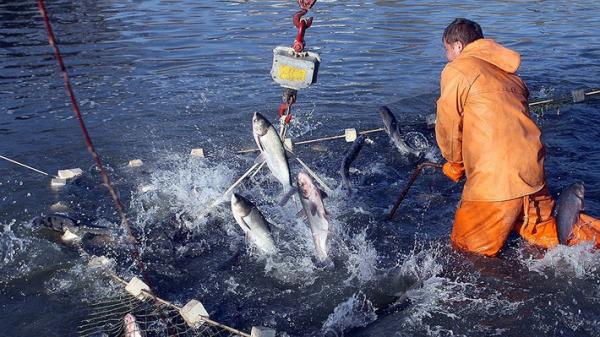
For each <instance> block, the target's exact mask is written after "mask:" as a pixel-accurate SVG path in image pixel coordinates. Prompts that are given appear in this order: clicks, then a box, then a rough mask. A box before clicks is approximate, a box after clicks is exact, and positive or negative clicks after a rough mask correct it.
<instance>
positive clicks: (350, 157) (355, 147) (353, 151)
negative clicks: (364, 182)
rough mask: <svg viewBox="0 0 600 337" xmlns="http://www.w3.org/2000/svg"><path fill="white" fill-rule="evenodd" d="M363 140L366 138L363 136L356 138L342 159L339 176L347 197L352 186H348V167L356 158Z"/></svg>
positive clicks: (350, 192)
mask: <svg viewBox="0 0 600 337" xmlns="http://www.w3.org/2000/svg"><path fill="white" fill-rule="evenodd" d="M365 139H366V138H365V136H364V135H360V136H358V137H357V138H356V139H355V140H354V142H353V143H352V146H350V149H349V150H348V153H347V154H346V156H345V157H344V160H342V168H341V169H340V174H341V175H342V184H343V185H344V187H345V188H346V189H347V190H348V195H350V194H352V186H351V184H350V165H351V164H352V162H353V161H354V160H355V159H356V157H357V156H358V153H359V152H360V150H361V149H362V147H363V145H364V143H365Z"/></svg>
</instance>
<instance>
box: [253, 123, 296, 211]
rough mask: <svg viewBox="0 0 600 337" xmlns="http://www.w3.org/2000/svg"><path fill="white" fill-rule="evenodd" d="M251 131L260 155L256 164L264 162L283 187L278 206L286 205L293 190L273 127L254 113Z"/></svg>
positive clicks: (283, 154)
mask: <svg viewBox="0 0 600 337" xmlns="http://www.w3.org/2000/svg"><path fill="white" fill-rule="evenodd" d="M252 131H253V135H254V140H255V141H256V145H257V146H258V149H259V150H260V155H259V156H258V158H256V161H255V162H256V163H259V162H263V161H265V162H266V163H267V166H268V167H269V170H271V173H272V174H273V175H274V176H275V178H277V180H278V181H279V182H280V183H281V185H282V186H283V192H282V194H281V195H282V197H281V199H280V201H279V204H280V205H284V204H285V203H287V201H288V199H289V198H290V197H291V195H292V194H293V192H294V191H295V188H294V187H293V186H292V178H291V175H290V168H289V164H288V160H287V157H286V153H285V148H284V146H283V143H282V142H281V139H280V138H279V135H278V134H277V131H276V130H275V128H274V127H273V125H272V124H271V123H270V122H269V121H268V120H267V119H266V118H265V117H264V116H263V115H261V114H260V113H258V112H255V113H254V116H253V117H252Z"/></svg>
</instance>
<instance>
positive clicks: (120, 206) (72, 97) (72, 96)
mask: <svg viewBox="0 0 600 337" xmlns="http://www.w3.org/2000/svg"><path fill="white" fill-rule="evenodd" d="M38 9H39V11H40V14H41V15H42V17H43V19H44V25H45V26H46V31H47V32H48V42H49V43H50V46H51V47H52V49H54V56H55V57H56V61H57V62H58V66H59V67H60V71H61V73H62V77H63V80H64V84H65V89H66V90H67V94H68V96H69V99H70V100H71V107H72V108H73V112H74V113H75V117H76V118H77V121H78V122H79V127H80V128H81V131H82V132H83V137H84V139H85V144H86V146H87V149H88V151H89V152H90V154H91V155H92V157H93V158H94V161H95V162H96V166H97V167H98V169H99V170H100V175H101V176H102V180H103V182H104V185H105V186H106V187H107V188H108V191H109V192H110V195H111V197H112V199H113V201H114V204H115V208H116V209H117V212H118V213H119V216H120V217H121V224H122V226H123V227H125V230H126V232H127V236H128V237H129V240H130V241H131V242H132V245H133V258H134V260H135V261H136V264H137V265H138V267H139V268H140V269H141V272H142V274H145V268H144V265H143V263H142V262H141V260H140V253H139V249H138V246H137V240H136V238H135V236H133V232H132V231H131V227H130V226H129V223H128V222H127V216H126V214H125V210H124V207H123V204H122V203H121V200H120V199H119V196H118V194H117V192H116V191H115V189H114V188H113V186H112V184H111V182H110V178H109V176H108V174H107V173H106V170H105V169H104V165H102V160H101V159H100V156H99V155H98V152H96V149H95V148H94V145H93V144H92V139H91V138H90V135H89V133H88V131H87V128H86V126H85V123H84V121H83V116H82V115H81V111H80V110H79V104H78V103H77V99H76V98H75V93H74V92H73V87H72V86H71V80H70V79H69V74H68V72H67V67H66V66H65V64H64V62H63V58H62V55H61V53H60V50H59V48H58V44H57V42H56V37H55V36H54V31H53V29H52V24H51V23H50V19H49V18H48V14H47V12H46V6H45V4H44V0H38ZM144 279H145V280H146V282H147V281H148V280H147V277H144Z"/></svg>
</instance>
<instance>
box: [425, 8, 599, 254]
mask: <svg viewBox="0 0 600 337" xmlns="http://www.w3.org/2000/svg"><path fill="white" fill-rule="evenodd" d="M443 42H444V47H445V48H446V56H447V58H448V61H449V62H448V64H447V65H446V67H445V68H444V70H443V71H442V75H441V93H440V98H439V99H438V101H437V119H436V128H435V131H436V139H437V142H438V145H439V147H440V149H441V151H442V155H443V156H444V158H445V159H446V160H447V163H445V164H444V166H443V171H444V174H446V176H448V177H449V178H450V179H452V180H453V181H455V182H458V181H459V180H460V179H461V177H462V176H463V175H466V182H465V186H464V190H463V194H462V199H461V203H460V206H459V207H458V210H457V211H456V217H455V219H454V226H453V228H452V235H451V241H452V244H453V246H454V247H455V248H457V249H460V250H463V251H467V252H472V253H477V254H482V255H486V256H495V255H497V254H498V252H499V251H500V250H501V249H502V246H503V245H504V243H505V242H506V240H507V238H508V236H509V234H510V232H511V231H516V232H517V233H519V234H520V235H521V236H522V237H523V238H524V239H525V240H527V241H528V242H530V243H532V244H534V245H537V246H541V247H544V248H550V247H553V246H555V245H557V244H558V243H559V241H558V234H557V224H556V220H555V218H554V217H553V215H552V210H553V208H554V199H553V198H552V196H550V194H549V192H548V189H547V187H546V181H545V177H544V157H545V151H544V145H543V144H542V142H541V139H540V136H541V131H540V129H539V128H538V127H537V125H536V124H535V122H534V121H533V120H532V119H531V118H530V116H529V106H528V102H527V99H528V97H529V91H528V90H527V87H526V86H525V83H523V81H522V80H521V78H519V76H517V75H516V74H515V72H516V71H517V69H518V68H519V65H520V63H521V58H520V55H519V54H518V53H517V52H515V51H513V50H510V49H508V48H506V47H503V46H501V45H500V44H498V43H497V42H495V41H494V40H491V39H485V38H484V37H483V32H482V30H481V27H480V26H479V24H477V23H475V22H473V21H470V20H467V19H456V20H454V21H453V22H452V23H451V24H450V25H449V26H448V27H447V28H446V30H445V31H444V36H443ZM582 241H593V242H594V243H595V245H596V246H597V247H600V220H597V219H594V218H592V217H589V216H587V215H585V214H580V215H579V220H578V221H577V223H576V224H575V225H574V228H573V231H572V234H571V236H570V239H569V241H568V244H569V245H573V244H577V243H579V242H582Z"/></svg>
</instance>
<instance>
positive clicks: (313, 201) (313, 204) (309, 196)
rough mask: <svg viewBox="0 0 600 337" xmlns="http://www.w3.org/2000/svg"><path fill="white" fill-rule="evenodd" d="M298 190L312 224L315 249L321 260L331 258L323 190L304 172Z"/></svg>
mask: <svg viewBox="0 0 600 337" xmlns="http://www.w3.org/2000/svg"><path fill="white" fill-rule="evenodd" d="M298 190H299V191H300V193H299V194H300V202H301V203H302V208H303V211H304V213H305V215H306V217H307V219H308V223H309V224H310V231H311V232H312V236H313V241H314V243H315V250H316V253H317V259H318V260H319V262H326V261H327V260H329V256H328V255H327V236H328V235H329V221H328V219H327V218H328V217H329V216H328V214H327V211H326V210H325V205H323V192H322V191H321V190H320V189H318V188H317V186H316V185H315V183H314V182H313V180H312V178H311V177H310V176H309V175H308V174H306V173H304V172H300V173H298Z"/></svg>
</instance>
